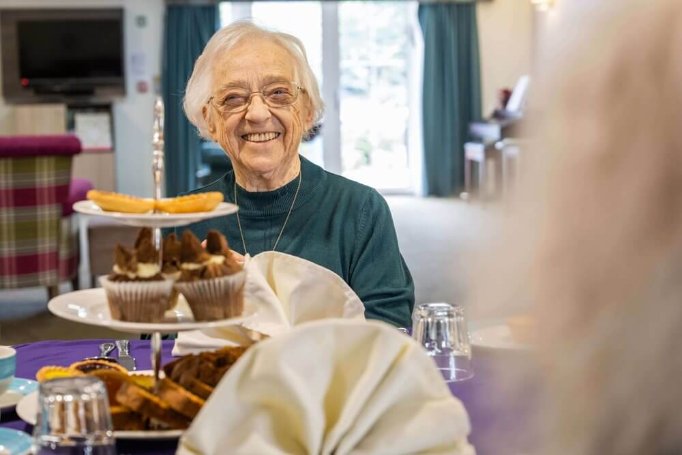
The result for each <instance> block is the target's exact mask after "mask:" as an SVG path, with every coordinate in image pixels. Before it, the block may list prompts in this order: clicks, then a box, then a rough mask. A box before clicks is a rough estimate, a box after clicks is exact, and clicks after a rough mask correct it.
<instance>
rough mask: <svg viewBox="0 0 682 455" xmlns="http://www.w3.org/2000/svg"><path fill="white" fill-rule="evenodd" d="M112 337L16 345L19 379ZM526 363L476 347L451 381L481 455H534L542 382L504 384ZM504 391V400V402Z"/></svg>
mask: <svg viewBox="0 0 682 455" xmlns="http://www.w3.org/2000/svg"><path fill="white" fill-rule="evenodd" d="M104 341H111V340H75V341H41V342H37V343H28V344H21V345H17V346H15V348H16V349H17V372H16V376H17V377H19V378H28V379H34V378H35V373H36V371H38V369H39V368H40V367H42V366H44V365H69V364H70V363H73V362H75V361H77V360H81V359H83V358H84V357H88V356H94V355H97V354H98V346H99V344H100V343H102V342H104ZM172 347H173V341H172V340H167V341H163V346H162V364H165V363H166V362H169V361H170V360H171V359H172V356H171V349H172ZM130 350H131V354H132V355H133V356H134V357H135V359H136V360H137V368H138V369H139V370H147V369H150V368H151V358H150V342H149V341H147V340H133V341H131V342H130ZM519 363H521V364H523V365H524V368H523V369H524V370H527V371H528V372H529V375H528V376H529V377H537V375H536V374H534V369H535V368H536V366H535V362H534V359H533V358H532V356H531V355H529V354H528V353H523V352H513V351H499V350H488V349H477V348H474V352H473V362H472V364H473V367H474V371H475V375H474V378H473V379H471V380H468V381H463V382H457V383H451V384H449V387H450V391H451V392H452V393H453V395H455V396H456V397H458V398H459V399H460V400H461V401H462V402H463V403H464V406H465V407H466V409H467V411H468V413H469V417H470V419H471V426H472V432H471V434H470V436H469V441H470V442H471V443H472V444H473V445H474V447H476V450H477V453H478V455H488V454H491V455H495V454H498V453H505V454H510V455H512V454H515V453H516V454H522V453H530V452H532V451H533V449H534V448H535V447H533V442H534V441H536V440H537V437H536V436H537V435H534V434H533V433H532V432H531V431H530V428H531V426H530V424H529V423H528V422H529V419H530V418H531V417H533V416H534V415H535V410H536V409H537V404H538V403H537V398H538V393H537V391H538V382H537V381H529V382H524V383H523V384H522V387H521V389H519V388H516V389H514V390H513V391H509V390H505V387H504V384H503V383H500V381H499V379H500V377H501V371H504V370H506V369H508V368H509V367H510V366H512V365H514V366H517V367H518V365H519ZM502 395H504V396H505V399H504V400H500V398H499V397H500V396H502ZM0 427H5V428H14V429H17V430H21V431H25V432H27V433H31V432H32V430H33V427H32V426H31V425H29V424H27V423H25V422H23V421H22V420H21V419H19V417H18V416H17V415H16V414H15V413H14V412H6V413H3V414H2V419H1V420H0ZM176 447H177V441H176V440H166V441H162V440H155V441H140V440H134V441H126V440H120V441H117V451H118V453H119V454H159V455H162V454H172V453H174V452H175V449H176Z"/></svg>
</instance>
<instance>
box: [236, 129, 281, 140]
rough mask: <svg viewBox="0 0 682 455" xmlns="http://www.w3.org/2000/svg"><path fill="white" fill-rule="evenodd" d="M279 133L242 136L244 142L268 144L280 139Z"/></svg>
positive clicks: (271, 132)
mask: <svg viewBox="0 0 682 455" xmlns="http://www.w3.org/2000/svg"><path fill="white" fill-rule="evenodd" d="M280 135H281V133H277V132H274V131H270V132H267V133H247V134H243V135H242V139H243V140H245V141H246V142H258V143H260V142H270V141H272V140H275V139H277V138H278V137H280Z"/></svg>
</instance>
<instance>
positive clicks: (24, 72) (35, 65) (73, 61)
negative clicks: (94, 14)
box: [17, 19, 123, 86]
mask: <svg viewBox="0 0 682 455" xmlns="http://www.w3.org/2000/svg"><path fill="white" fill-rule="evenodd" d="M17 38H18V43H19V77H20V78H21V79H22V81H24V82H23V83H22V85H29V86H30V85H31V82H32V81H33V80H34V79H70V78H73V79H79V78H111V77H113V78H117V77H118V78H120V77H123V62H122V59H121V56H122V55H123V45H122V39H121V23H120V21H116V20H112V19H100V20H40V21H32V20H31V21H20V22H18V23H17Z"/></svg>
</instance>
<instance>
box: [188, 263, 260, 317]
mask: <svg viewBox="0 0 682 455" xmlns="http://www.w3.org/2000/svg"><path fill="white" fill-rule="evenodd" d="M245 281H246V272H245V271H244V270H242V271H241V272H238V273H235V274H234V275H229V276H224V277H219V278H209V279H206V280H196V281H185V282H176V283H175V288H176V289H177V290H178V291H180V293H181V294H182V295H184V296H185V299H187V303H188V305H189V307H190V308H191V310H192V315H193V316H194V320H195V321H216V320H219V319H227V318H234V317H238V316H241V314H242V312H243V311H244V283H245Z"/></svg>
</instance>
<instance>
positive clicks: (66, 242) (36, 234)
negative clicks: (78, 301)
mask: <svg viewBox="0 0 682 455" xmlns="http://www.w3.org/2000/svg"><path fill="white" fill-rule="evenodd" d="M80 152H81V143H80V141H79V140H78V138H77V137H75V136H72V135H53V136H6V137H0V289H8V288H19V287H29V286H46V287H47V288H48V294H49V297H50V298H52V297H54V296H55V295H57V294H58V292H59V283H61V282H63V281H67V280H71V281H72V283H73V284H74V288H77V279H76V278H77V272H78V240H77V238H78V236H77V232H76V230H77V226H78V223H77V222H76V221H74V220H73V218H74V215H73V209H72V207H71V206H72V204H73V202H75V201H76V200H80V199H83V198H84V195H85V192H87V190H88V189H90V188H91V187H92V186H91V185H90V182H89V181H87V180H82V179H78V180H74V179H72V178H71V165H72V161H73V156H74V155H76V154H78V153H80Z"/></svg>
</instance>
